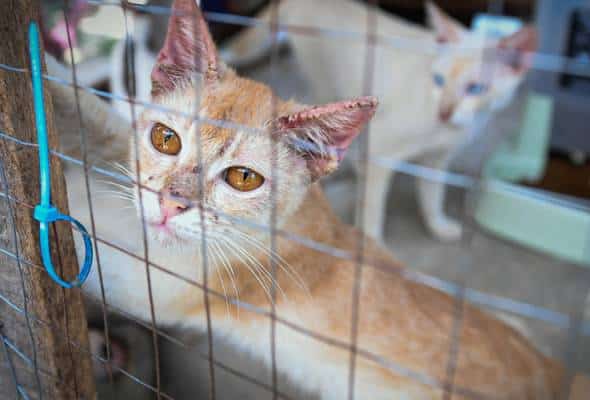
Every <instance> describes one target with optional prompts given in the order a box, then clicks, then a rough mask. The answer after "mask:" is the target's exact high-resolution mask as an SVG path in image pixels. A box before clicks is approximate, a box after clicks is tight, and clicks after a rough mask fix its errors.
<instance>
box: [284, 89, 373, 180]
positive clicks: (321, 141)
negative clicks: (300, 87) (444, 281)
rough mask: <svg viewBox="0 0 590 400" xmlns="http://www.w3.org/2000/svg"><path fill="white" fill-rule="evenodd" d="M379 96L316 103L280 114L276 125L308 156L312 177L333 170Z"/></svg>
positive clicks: (369, 115) (369, 117)
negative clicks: (316, 104) (283, 114)
mask: <svg viewBox="0 0 590 400" xmlns="http://www.w3.org/2000/svg"><path fill="white" fill-rule="evenodd" d="M377 105H378V101H377V99H376V98H375V97H359V98H356V99H353V100H348V101H342V102H338V103H331V104H326V105H322V106H313V107H309V108H305V109H303V110H301V111H298V112H295V113H292V114H289V115H285V116H282V117H279V118H278V119H277V120H276V121H275V124H274V125H275V129H277V132H278V134H279V135H284V136H285V138H286V140H287V141H288V143H289V144H290V145H291V146H292V147H293V148H294V149H295V151H297V152H298V153H299V154H301V155H302V157H304V158H305V160H306V162H307V166H308V168H309V171H310V174H311V178H312V181H315V180H317V179H319V178H320V177H322V176H324V175H327V174H329V173H331V172H333V171H334V170H335V169H336V168H337V167H338V164H339V163H340V161H342V158H343V157H344V154H345V153H346V150H347V149H348V147H349V146H350V144H351V143H352V141H353V140H354V138H355V137H356V136H357V135H358V134H359V133H361V131H362V129H363V127H364V126H365V125H366V124H367V122H368V121H369V120H370V119H371V117H372V116H373V114H375V111H376V109H377Z"/></svg>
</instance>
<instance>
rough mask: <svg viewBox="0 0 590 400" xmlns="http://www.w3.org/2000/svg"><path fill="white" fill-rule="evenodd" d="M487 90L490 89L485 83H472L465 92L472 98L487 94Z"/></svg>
mask: <svg viewBox="0 0 590 400" xmlns="http://www.w3.org/2000/svg"><path fill="white" fill-rule="evenodd" d="M487 89H488V87H487V86H486V85H484V84H483V83H477V82H470V83H469V84H467V87H466V88H465V92H466V93H467V94H469V95H471V96H477V95H479V94H482V93H483V92H485V91H486V90H487Z"/></svg>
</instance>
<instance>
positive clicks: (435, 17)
mask: <svg viewBox="0 0 590 400" xmlns="http://www.w3.org/2000/svg"><path fill="white" fill-rule="evenodd" d="M427 11H428V14H429V18H430V21H431V25H432V26H433V28H434V30H435V33H436V38H437V41H438V42H439V43H443V44H445V45H448V46H443V48H441V50H440V51H439V53H438V54H437V55H436V57H435V59H434V62H433V67H432V93H433V96H434V99H435V102H436V104H437V105H438V118H439V121H440V122H442V123H451V124H453V125H457V126H459V127H466V126H469V125H470V124H471V123H472V122H473V120H474V118H475V117H476V116H477V115H478V114H480V113H490V112H494V111H497V110H499V109H501V108H503V107H505V106H506V105H507V104H508V103H509V102H510V100H511V99H512V97H513V96H514V94H515V92H516V89H517V88H518V85H519V84H520V83H521V82H522V80H523V78H524V76H525V74H526V72H527V70H528V66H529V60H528V57H529V56H528V54H526V53H528V52H533V51H534V50H535V47H536V34H535V31H534V29H532V28H530V27H525V28H523V29H521V30H520V31H519V32H517V33H515V34H513V35H512V36H510V37H508V38H505V39H502V40H490V39H486V38H484V37H482V36H480V35H477V34H475V33H471V32H469V31H468V30H466V29H465V28H464V27H462V26H461V25H460V24H459V23H458V22H456V21H454V20H453V19H452V18H450V17H449V16H448V15H446V14H444V13H443V12H442V11H441V10H440V9H439V8H437V7H436V6H435V5H434V4H432V3H428V6H427ZM497 50H500V51H501V53H500V57H496V56H495V52H496V51H497Z"/></svg>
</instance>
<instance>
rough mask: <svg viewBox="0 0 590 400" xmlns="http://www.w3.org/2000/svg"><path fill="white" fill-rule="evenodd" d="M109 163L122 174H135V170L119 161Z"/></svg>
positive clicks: (130, 175)
mask: <svg viewBox="0 0 590 400" xmlns="http://www.w3.org/2000/svg"><path fill="white" fill-rule="evenodd" d="M108 164H109V165H110V166H111V167H112V168H113V169H115V170H117V171H119V172H120V173H121V174H122V175H125V176H128V177H132V176H133V175H134V174H133V172H132V171H131V170H130V169H129V168H128V167H126V166H125V165H123V164H121V163H120V162H117V161H112V162H108Z"/></svg>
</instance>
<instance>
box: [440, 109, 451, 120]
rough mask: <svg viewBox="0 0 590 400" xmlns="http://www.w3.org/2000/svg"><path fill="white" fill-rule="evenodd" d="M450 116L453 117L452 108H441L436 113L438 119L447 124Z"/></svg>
mask: <svg viewBox="0 0 590 400" xmlns="http://www.w3.org/2000/svg"><path fill="white" fill-rule="evenodd" d="M451 115H453V109H452V108H450V107H449V108H443V109H441V110H440V111H439V112H438V118H439V119H440V120H441V121H443V122H448V121H449V119H451Z"/></svg>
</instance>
